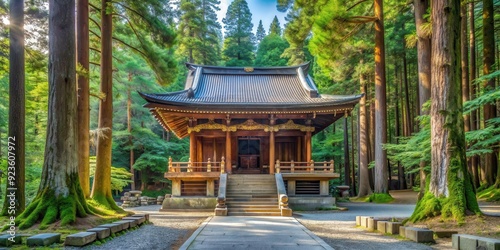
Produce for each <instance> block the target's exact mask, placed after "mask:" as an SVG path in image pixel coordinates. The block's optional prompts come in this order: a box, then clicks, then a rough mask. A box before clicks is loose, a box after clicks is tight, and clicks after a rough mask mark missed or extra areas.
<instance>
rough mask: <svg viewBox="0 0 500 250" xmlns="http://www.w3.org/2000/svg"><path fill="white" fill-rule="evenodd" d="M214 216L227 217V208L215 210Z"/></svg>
mask: <svg viewBox="0 0 500 250" xmlns="http://www.w3.org/2000/svg"><path fill="white" fill-rule="evenodd" d="M215 216H227V208H216V209H215Z"/></svg>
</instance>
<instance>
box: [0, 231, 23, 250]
mask: <svg viewBox="0 0 500 250" xmlns="http://www.w3.org/2000/svg"><path fill="white" fill-rule="evenodd" d="M21 241H22V239H21V236H20V235H18V234H16V235H15V236H12V235H10V234H2V235H0V246H2V247H10V246H12V245H16V244H21Z"/></svg>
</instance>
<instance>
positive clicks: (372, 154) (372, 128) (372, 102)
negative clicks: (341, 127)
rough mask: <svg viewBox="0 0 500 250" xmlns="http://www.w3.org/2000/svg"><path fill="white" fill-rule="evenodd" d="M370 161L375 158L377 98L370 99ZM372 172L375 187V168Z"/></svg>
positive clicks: (371, 177) (371, 178)
mask: <svg viewBox="0 0 500 250" xmlns="http://www.w3.org/2000/svg"><path fill="white" fill-rule="evenodd" d="M369 129H370V130H369V131H370V154H369V155H370V161H369V162H372V161H374V160H375V100H374V99H373V98H371V99H370V128H369ZM369 171H370V172H369V174H370V187H371V188H372V190H373V189H375V168H370V169H369Z"/></svg>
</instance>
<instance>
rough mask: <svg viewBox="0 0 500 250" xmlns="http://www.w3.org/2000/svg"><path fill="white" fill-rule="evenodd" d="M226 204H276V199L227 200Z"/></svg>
mask: <svg viewBox="0 0 500 250" xmlns="http://www.w3.org/2000/svg"><path fill="white" fill-rule="evenodd" d="M226 204H232V205H245V204H252V205H271V204H272V205H274V204H278V201H277V200H276V199H275V200H274V201H227V200H226Z"/></svg>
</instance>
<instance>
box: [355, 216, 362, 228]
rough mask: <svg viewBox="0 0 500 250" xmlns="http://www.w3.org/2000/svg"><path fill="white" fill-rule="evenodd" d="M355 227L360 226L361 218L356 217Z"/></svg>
mask: <svg viewBox="0 0 500 250" xmlns="http://www.w3.org/2000/svg"><path fill="white" fill-rule="evenodd" d="M356 226H358V227H359V226H361V216H359V215H358V216H356Z"/></svg>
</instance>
